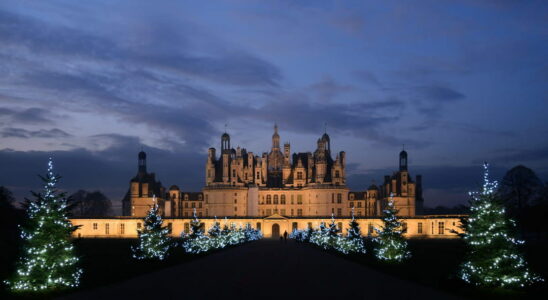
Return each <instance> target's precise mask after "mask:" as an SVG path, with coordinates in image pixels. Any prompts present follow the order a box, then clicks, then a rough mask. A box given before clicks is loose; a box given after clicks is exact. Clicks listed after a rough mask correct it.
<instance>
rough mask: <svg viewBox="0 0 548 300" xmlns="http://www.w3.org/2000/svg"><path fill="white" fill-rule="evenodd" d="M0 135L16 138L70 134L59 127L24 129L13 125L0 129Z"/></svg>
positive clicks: (62, 136)
mask: <svg viewBox="0 0 548 300" xmlns="http://www.w3.org/2000/svg"><path fill="white" fill-rule="evenodd" d="M0 136H2V137H5V138H8V137H16V138H24V139H28V138H65V137H71V136H72V135H70V134H68V133H66V132H65V131H63V130H61V129H59V128H52V129H40V130H35V131H32V130H26V129H23V128H14V127H7V128H4V129H2V131H0Z"/></svg>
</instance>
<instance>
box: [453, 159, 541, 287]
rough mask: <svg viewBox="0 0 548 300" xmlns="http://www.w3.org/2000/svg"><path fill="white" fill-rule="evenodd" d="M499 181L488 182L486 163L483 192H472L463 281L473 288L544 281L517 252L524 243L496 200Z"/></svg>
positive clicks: (516, 285) (485, 165)
mask: <svg viewBox="0 0 548 300" xmlns="http://www.w3.org/2000/svg"><path fill="white" fill-rule="evenodd" d="M496 189H497V182H496V181H489V170H488V165H487V163H485V164H484V174H483V186H482V189H481V191H480V192H479V193H478V192H474V193H470V195H471V197H472V199H471V200H470V204H471V207H470V215H469V217H468V219H467V220H466V222H464V224H465V225H464V229H465V233H464V234H463V238H464V241H465V242H466V244H467V246H468V253H467V258H466V260H465V262H464V263H463V264H462V266H461V272H460V275H461V278H462V279H463V280H464V281H466V282H468V283H471V284H474V285H482V286H492V287H523V286H525V285H529V284H532V283H534V282H537V281H541V280H542V279H541V278H540V277H538V276H536V275H533V274H531V272H530V271H529V270H528V268H527V264H526V262H525V259H524V258H523V256H522V255H521V254H520V253H519V251H518V249H517V248H518V247H517V246H518V245H520V244H523V243H524V242H523V241H520V240H517V239H515V238H514V237H513V236H512V234H511V231H512V230H511V229H512V228H513V227H514V226H515V225H514V222H513V221H512V220H510V219H509V218H508V217H507V216H506V213H505V210H504V206H503V204H502V202H501V201H500V200H499V199H498V198H497V197H496V195H495V190H496Z"/></svg>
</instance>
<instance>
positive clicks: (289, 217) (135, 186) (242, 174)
mask: <svg viewBox="0 0 548 300" xmlns="http://www.w3.org/2000/svg"><path fill="white" fill-rule="evenodd" d="M407 158H408V156H407V152H405V151H401V152H400V155H399V169H398V170H397V171H396V172H394V173H393V174H392V175H387V176H385V177H384V181H383V183H382V184H380V185H378V186H377V185H374V184H373V185H371V186H369V188H367V189H366V190H362V191H350V190H349V188H348V187H347V186H346V154H345V153H344V152H339V153H337V154H336V155H335V159H333V153H332V152H331V139H330V137H329V135H327V133H325V134H323V135H322V136H321V137H320V138H319V139H318V141H317V147H316V150H315V151H314V152H313V153H312V152H305V153H293V154H291V145H290V144H288V143H286V144H284V147H283V151H282V148H281V147H280V136H279V134H278V127H277V126H274V134H273V135H272V146H271V148H270V152H268V153H262V155H261V156H258V155H254V154H253V153H252V152H247V150H246V149H241V148H239V147H237V148H236V149H234V148H231V147H230V136H229V135H228V133H226V132H225V133H224V134H223V135H222V136H221V149H220V153H219V156H217V153H216V149H215V148H210V149H209V150H208V155H207V159H206V161H205V186H204V187H203V188H202V191H201V192H187V191H184V190H181V189H180V188H179V187H178V186H176V185H172V186H171V187H170V188H169V190H166V189H165V188H164V186H163V185H162V183H161V182H159V181H157V180H156V176H155V174H154V173H149V172H148V171H147V163H146V159H147V157H146V153H145V152H143V151H141V152H140V153H139V154H138V168H137V174H136V175H135V177H133V178H132V179H131V180H130V186H129V189H128V192H127V193H126V195H125V197H124V199H123V201H122V204H123V216H119V217H96V218H72V219H71V222H72V223H73V224H74V225H75V226H78V229H77V230H76V231H74V232H73V235H74V236H75V237H82V238H136V237H137V230H138V229H140V228H142V226H143V216H145V215H146V214H147V212H148V211H149V209H150V207H151V205H152V204H153V201H154V196H156V201H157V202H158V204H159V207H160V211H161V214H162V215H163V217H164V222H165V224H166V226H167V228H168V229H169V232H170V235H171V236H174V237H178V236H180V235H181V232H185V233H189V232H190V223H191V219H192V216H193V212H194V211H196V214H197V216H198V217H199V218H200V220H201V222H202V223H203V226H204V228H206V229H207V228H210V227H211V226H212V225H213V224H214V223H216V222H218V221H217V218H216V217H220V218H223V217H228V218H229V219H228V220H226V221H224V222H231V223H234V224H236V225H239V226H243V225H245V224H250V225H251V226H252V227H254V228H256V229H259V230H261V231H262V232H263V234H264V236H265V237H278V236H279V235H280V234H281V233H283V232H284V231H287V232H291V231H292V230H295V229H304V228H307V227H313V228H317V227H318V226H319V225H320V224H321V223H322V222H328V221H329V219H330V218H331V216H334V217H335V218H336V222H337V227H338V228H339V229H340V230H341V232H346V230H347V229H348V228H349V227H348V226H349V225H348V224H349V222H350V219H351V214H352V211H354V215H355V220H356V221H357V222H358V224H359V225H360V226H361V228H362V233H363V234H364V235H375V234H376V232H375V230H374V228H380V227H381V226H382V224H383V222H382V220H381V218H380V217H381V215H382V210H383V208H384V207H385V206H386V204H387V201H388V200H389V198H390V195H392V196H393V198H394V202H395V205H396V208H397V209H399V214H400V215H401V217H402V219H403V229H402V230H403V232H404V235H405V236H406V237H418V238H458V234H457V233H462V229H461V228H460V227H459V225H460V217H462V216H459V215H428V216H425V215H420V213H417V212H418V211H419V212H420V210H421V207H422V202H423V199H422V184H421V177H420V176H416V177H415V178H412V177H411V175H410V174H409V171H408V165H407V162H408V159H407Z"/></svg>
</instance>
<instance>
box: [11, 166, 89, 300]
mask: <svg viewBox="0 0 548 300" xmlns="http://www.w3.org/2000/svg"><path fill="white" fill-rule="evenodd" d="M40 178H41V179H42V180H43V182H44V184H45V185H44V192H43V194H42V193H34V192H32V194H33V196H34V197H35V200H33V201H31V202H30V204H29V206H28V208H27V214H28V222H27V224H26V225H25V226H24V227H22V230H21V238H22V239H23V254H22V255H21V257H20V258H19V261H18V262H17V270H16V273H15V275H14V276H13V279H11V280H7V281H5V283H6V285H7V286H8V287H9V288H10V289H12V290H14V291H34V292H36V291H45V290H58V289H63V288H74V287H77V286H78V285H79V283H80V276H81V275H82V269H80V268H79V267H78V266H77V264H78V258H77V257H76V256H75V255H74V247H73V245H72V243H71V239H70V237H71V234H72V232H73V231H75V230H76V229H77V227H76V226H73V225H72V223H70V221H69V220H68V218H67V200H66V198H65V194H64V193H59V192H58V190H57V188H56V184H57V181H58V179H59V176H57V175H55V174H54V173H53V161H52V159H51V158H50V159H49V161H48V169H47V174H46V177H42V176H40Z"/></svg>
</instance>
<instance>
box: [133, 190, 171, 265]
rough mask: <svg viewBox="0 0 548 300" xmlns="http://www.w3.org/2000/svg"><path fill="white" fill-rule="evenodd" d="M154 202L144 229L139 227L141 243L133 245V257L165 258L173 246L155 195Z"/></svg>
mask: <svg viewBox="0 0 548 300" xmlns="http://www.w3.org/2000/svg"><path fill="white" fill-rule="evenodd" d="M152 201H153V202H154V204H153V205H152V207H151V208H150V210H149V211H148V214H147V215H146V216H145V218H144V225H143V228H142V229H138V230H137V232H138V235H139V245H138V246H137V247H131V249H132V251H133V257H134V258H137V259H159V260H163V259H164V258H165V257H166V256H167V254H168V251H169V248H171V239H170V238H169V236H168V234H169V229H168V228H167V227H162V223H163V221H162V217H161V216H160V214H159V212H158V203H157V202H156V196H154V197H153V200H152Z"/></svg>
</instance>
